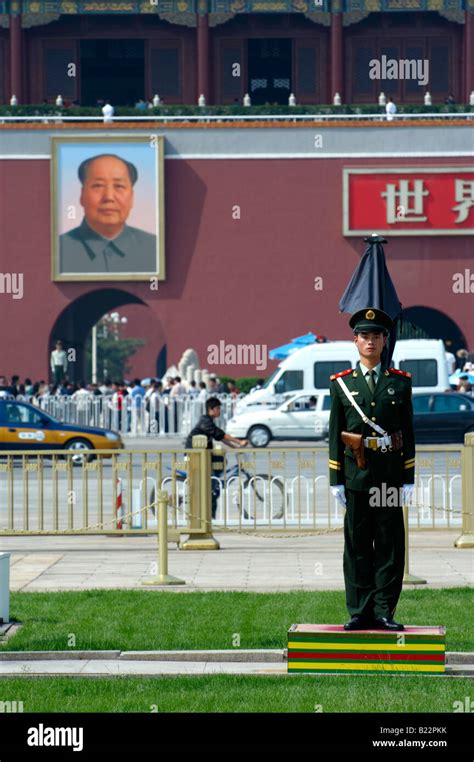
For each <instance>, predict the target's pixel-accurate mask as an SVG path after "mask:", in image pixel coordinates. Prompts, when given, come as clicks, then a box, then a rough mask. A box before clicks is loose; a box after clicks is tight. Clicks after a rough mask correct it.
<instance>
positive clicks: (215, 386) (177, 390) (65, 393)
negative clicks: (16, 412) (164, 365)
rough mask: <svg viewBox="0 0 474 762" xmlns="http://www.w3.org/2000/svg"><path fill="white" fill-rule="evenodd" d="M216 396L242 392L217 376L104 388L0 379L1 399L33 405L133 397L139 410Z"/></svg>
mask: <svg viewBox="0 0 474 762" xmlns="http://www.w3.org/2000/svg"><path fill="white" fill-rule="evenodd" d="M214 394H229V395H230V396H231V397H233V398H236V397H237V396H238V395H239V394H240V392H239V389H238V388H237V386H236V385H235V384H233V383H232V382H228V383H226V384H223V383H222V382H221V381H220V379H219V378H217V376H215V375H211V376H209V379H208V382H207V384H206V383H204V381H201V382H200V383H199V384H197V383H196V382H195V381H190V382H187V381H184V380H183V379H182V378H181V377H180V376H174V377H173V376H166V377H165V379H164V380H163V381H160V380H158V379H147V381H146V382H144V383H142V382H141V381H140V379H139V378H136V379H134V381H131V382H128V381H112V380H111V379H110V378H106V379H105V380H104V381H103V382H102V383H101V384H97V383H86V382H85V381H79V382H78V383H74V382H73V381H70V380H68V378H67V376H66V375H63V378H62V379H58V378H57V380H55V381H54V382H53V383H48V382H47V381H44V380H41V381H35V382H34V383H33V381H32V380H31V379H30V378H25V379H24V380H23V381H21V379H20V377H19V376H18V375H13V376H11V380H10V381H8V379H7V377H6V376H0V397H12V396H13V397H15V398H16V397H23V398H27V399H29V400H31V401H32V402H33V403H34V402H35V401H39V400H42V399H45V398H47V397H70V398H71V399H74V400H78V401H79V402H84V401H86V400H91V399H93V398H94V397H97V396H103V397H108V398H110V399H111V402H112V403H114V402H117V403H119V402H120V400H121V399H122V400H123V398H125V397H128V396H130V398H131V401H132V404H135V406H136V407H139V406H140V405H141V404H142V403H147V402H148V401H149V400H150V399H151V398H152V396H155V397H156V398H161V397H165V396H167V395H170V397H178V396H179V397H182V396H188V397H197V398H198V399H200V400H203V401H204V400H206V399H207V398H208V397H209V396H210V395H214ZM118 407H120V405H118Z"/></svg>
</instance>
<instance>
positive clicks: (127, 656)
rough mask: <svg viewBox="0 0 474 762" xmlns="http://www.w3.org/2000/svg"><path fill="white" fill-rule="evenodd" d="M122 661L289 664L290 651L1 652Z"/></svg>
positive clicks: (3, 655) (4, 657) (10, 656)
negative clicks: (287, 654)
mask: <svg viewBox="0 0 474 762" xmlns="http://www.w3.org/2000/svg"><path fill="white" fill-rule="evenodd" d="M64 659H71V660H72V659H74V660H76V659H120V660H121V661H192V662H246V663H249V662H259V663H262V662H265V663H268V662H271V663H275V662H286V649H283V648H280V649H274V650H273V649H272V650H271V649H267V648H264V649H250V650H243V649H239V650H233V651H230V650H215V651H197V650H196V651H194V650H192V651H184V650H183V651H73V650H70V651H1V650H0V661H43V660H44V661H52V660H64Z"/></svg>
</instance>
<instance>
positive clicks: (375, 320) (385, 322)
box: [349, 307, 393, 333]
mask: <svg viewBox="0 0 474 762" xmlns="http://www.w3.org/2000/svg"><path fill="white" fill-rule="evenodd" d="M349 325H350V327H351V328H353V329H354V333H359V331H383V332H384V333H389V332H390V329H391V328H392V326H393V320H392V318H391V317H390V315H387V313H386V312H384V311H383V310H379V309H378V308H377V307H364V309H363V310H357V312H354V314H353V315H352V316H351V319H350V320H349Z"/></svg>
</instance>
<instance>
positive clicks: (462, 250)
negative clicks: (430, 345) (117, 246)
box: [0, 158, 474, 378]
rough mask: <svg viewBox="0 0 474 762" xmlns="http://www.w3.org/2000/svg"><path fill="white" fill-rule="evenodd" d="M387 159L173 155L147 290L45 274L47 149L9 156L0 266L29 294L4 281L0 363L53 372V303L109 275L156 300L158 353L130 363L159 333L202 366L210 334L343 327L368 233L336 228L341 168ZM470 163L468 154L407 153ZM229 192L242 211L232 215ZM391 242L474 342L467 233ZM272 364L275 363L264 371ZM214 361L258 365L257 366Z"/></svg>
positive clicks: (408, 280)
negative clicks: (156, 269)
mask: <svg viewBox="0 0 474 762" xmlns="http://www.w3.org/2000/svg"><path fill="white" fill-rule="evenodd" d="M391 163H392V164H393V163H394V162H390V161H389V160H386V159H384V160H379V161H376V160H373V161H361V160H353V161H349V160H347V159H327V160H325V159H319V160H314V161H313V160H304V159H292V160H244V159H242V160H235V159H234V160H192V161H185V160H168V161H166V170H165V171H166V180H165V184H166V188H165V204H166V267H167V279H166V281H165V282H163V283H161V282H160V286H159V291H158V293H157V294H155V295H154V296H150V291H149V288H148V285H147V284H146V283H143V284H140V283H138V284H136V283H130V284H127V283H123V282H122V283H111V284H107V283H98V284H94V283H89V284H87V283H53V282H51V278H50V208H49V205H50V191H49V162H48V161H43V160H32V161H28V160H21V161H19V160H3V161H1V162H0V198H1V199H2V205H1V208H0V230H1V242H0V262H1V268H0V269H1V272H3V273H5V272H22V273H23V274H24V296H23V299H21V300H15V299H12V298H11V296H10V295H9V294H0V325H1V326H2V333H3V342H2V359H1V363H0V373H6V374H11V373H19V374H20V375H21V376H25V375H29V376H31V377H33V378H39V377H42V378H43V377H45V376H46V374H47V367H48V366H47V361H48V351H49V346H48V341H49V336H50V332H51V330H52V327H53V325H54V323H55V321H56V319H57V317H58V315H59V314H60V313H61V311H62V310H63V309H64V308H65V307H67V305H68V304H69V303H70V302H71V301H72V300H74V299H75V298H77V297H78V296H80V295H81V294H83V293H85V292H90V291H93V290H100V289H101V288H104V287H107V286H108V285H111V286H113V287H116V288H120V289H122V290H126V291H127V292H128V293H130V294H134V295H136V296H138V297H140V298H141V299H143V301H145V302H147V303H148V304H149V310H150V312H149V316H148V317H147V319H146V320H144V319H143V320H142V324H143V325H144V326H145V331H144V333H145V335H147V336H148V337H149V338H150V341H151V343H152V345H151V346H150V347H149V353H148V357H149V359H150V364H149V367H146V364H147V353H146V352H145V351H144V350H142V351H141V352H140V355H141V360H140V362H139V363H138V364H137V363H135V362H134V363H133V365H134V370H135V371H136V372H137V373H138V374H139V375H148V374H152V373H154V368H155V360H156V355H157V353H158V351H159V349H160V346H156V345H155V346H153V342H156V343H157V344H159V343H160V342H161V341H162V339H161V338H160V337H163V339H164V341H166V343H167V346H168V363H171V362H178V360H179V359H180V357H181V354H182V352H183V351H184V350H185V349H187V348H188V347H193V348H194V349H196V350H197V351H198V353H199V356H200V358H201V363H202V365H203V367H204V366H206V365H207V366H208V363H207V361H206V358H207V346H208V345H209V344H214V343H216V344H218V343H219V341H220V340H224V341H225V342H226V343H232V344H241V343H245V344H248V343H252V344H255V343H257V344H267V345H268V348H269V349H270V348H272V347H274V346H276V345H278V344H281V343H284V342H286V341H288V340H289V339H291V338H292V337H294V336H297V335H299V334H301V333H306V332H307V331H310V330H313V331H317V332H319V333H323V334H326V335H327V336H328V337H330V338H332V339H343V338H348V337H349V330H348V327H347V320H348V316H346V315H339V314H338V300H339V298H340V296H341V294H342V292H343V290H344V288H345V287H346V285H347V282H348V280H349V278H350V276H351V274H352V272H353V270H354V268H355V266H356V265H357V263H358V261H359V257H360V256H361V254H362V253H363V251H364V246H365V244H364V243H363V241H362V240H359V239H345V238H344V237H343V236H342V232H341V230H342V167H343V166H368V165H371V164H372V165H375V166H376V165H381V166H390V164H391ZM464 163H465V162H463V160H462V158H459V159H445V160H438V161H434V160H433V159H431V160H422V159H419V160H413V159H410V162H409V164H410V166H414V165H418V164H419V165H427V166H435V165H443V164H444V165H450V166H454V165H456V164H458V165H462V164H464ZM396 165H398V166H400V165H403V161H402V160H398V161H397V162H396ZM235 205H239V206H240V209H241V219H240V220H235V219H233V218H232V208H233V207H234V206H235ZM386 255H387V261H388V266H389V269H390V272H391V275H392V278H393V280H394V282H395V285H396V288H397V290H398V294H399V297H400V299H401V301H402V303H403V306H404V307H409V306H412V305H424V306H429V307H432V308H435V309H438V310H441V311H444V312H445V313H446V314H447V315H449V316H450V317H451V318H452V319H453V320H454V321H455V322H456V323H457V324H458V325H459V327H460V329H461V330H462V331H463V332H464V335H465V337H466V339H467V342H468V345H469V346H470V348H471V350H472V349H474V321H473V320H472V316H473V307H472V305H473V301H472V300H473V295H472V294H459V295H458V294H456V295H454V294H453V292H452V276H453V273H455V272H463V271H464V269H465V268H468V267H471V271H474V266H473V256H472V239H469V238H468V237H451V238H450V237H439V238H436V237H419V238H415V237H413V238H392V239H391V240H390V242H389V243H388V245H387V246H386ZM316 276H322V278H323V280H324V289H323V291H315V290H314V278H315V277H316ZM135 309H139V308H135ZM143 309H144V308H140V311H141V312H142V314H143ZM124 314H125V313H124ZM138 322H140V320H139V321H138ZM134 325H135V323H134ZM133 333H134V335H136V331H135V330H134V331H133ZM137 359H138V358H137ZM274 366H275V364H274V363H270V364H269V366H268V368H267V370H266V373H268V372H269V370H271V369H272V368H273V367H274ZM208 367H209V366H208ZM211 370H214V371H216V372H221V373H226V374H227V375H233V374H235V375H254V374H255V368H252V367H246V368H245V367H243V368H242V367H241V368H239V369H235V367H229V366H225V365H224V366H214V367H212V368H211ZM262 373H263V372H262ZM263 374H264V373H263Z"/></svg>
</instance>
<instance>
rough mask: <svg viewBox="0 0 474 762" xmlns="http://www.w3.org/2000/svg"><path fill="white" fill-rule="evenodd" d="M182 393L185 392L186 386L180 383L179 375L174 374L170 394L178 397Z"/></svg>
mask: <svg viewBox="0 0 474 762" xmlns="http://www.w3.org/2000/svg"><path fill="white" fill-rule="evenodd" d="M182 394H186V387H185V385H184V384H182V383H181V376H175V378H174V384H173V386H172V388H171V392H170V396H171V397H178V396H181V395H182Z"/></svg>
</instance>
